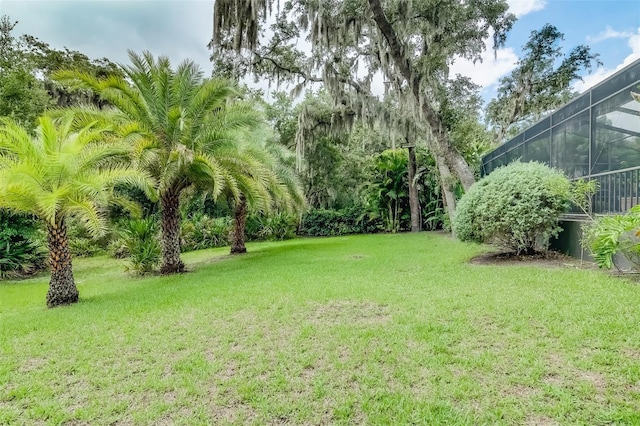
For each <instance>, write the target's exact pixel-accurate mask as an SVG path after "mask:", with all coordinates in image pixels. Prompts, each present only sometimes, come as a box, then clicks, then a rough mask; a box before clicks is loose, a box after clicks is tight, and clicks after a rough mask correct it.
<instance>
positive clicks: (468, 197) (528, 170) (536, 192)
mask: <svg viewBox="0 0 640 426" xmlns="http://www.w3.org/2000/svg"><path fill="white" fill-rule="evenodd" d="M569 200H570V183H569V181H568V179H567V178H566V177H565V176H564V175H563V174H562V173H561V172H559V171H557V170H553V169H551V168H549V167H547V166H546V165H544V164H541V163H536V162H531V163H520V162H515V163H511V164H509V165H508V166H505V167H501V168H499V169H497V170H495V171H494V172H493V173H491V174H490V175H489V176H487V177H485V178H484V179H482V180H480V181H479V182H477V183H476V184H475V185H473V186H472V187H471V189H469V192H467V193H466V194H465V195H464V196H463V197H462V199H461V200H460V202H459V203H458V207H457V211H456V217H455V219H454V221H453V230H454V232H455V234H456V235H457V236H458V238H460V239H461V240H463V241H475V242H480V243H491V244H494V245H496V246H498V247H500V248H502V249H507V250H512V251H515V252H516V253H518V254H522V253H532V252H535V251H537V250H540V249H543V250H544V249H547V248H548V245H549V239H550V238H551V237H552V236H557V235H558V233H559V232H560V230H561V228H560V227H559V226H558V221H559V219H560V215H561V214H562V213H564V212H565V211H567V209H568V208H569Z"/></svg>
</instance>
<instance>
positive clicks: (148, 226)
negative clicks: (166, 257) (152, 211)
mask: <svg viewBox="0 0 640 426" xmlns="http://www.w3.org/2000/svg"><path fill="white" fill-rule="evenodd" d="M120 238H121V241H122V243H123V247H124V249H125V254H126V256H127V258H128V263H127V270H128V271H131V272H133V273H134V274H137V275H144V274H148V273H150V272H153V271H155V270H156V268H157V266H158V263H159V262H160V243H159V230H158V220H157V219H156V218H154V217H148V218H144V219H133V220H128V221H126V222H124V225H122V228H121V231H120Z"/></svg>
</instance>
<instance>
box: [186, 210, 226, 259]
mask: <svg viewBox="0 0 640 426" xmlns="http://www.w3.org/2000/svg"><path fill="white" fill-rule="evenodd" d="M230 231H231V218H230V217H218V218H213V217H209V216H207V215H206V214H203V213H193V214H192V215H191V216H190V217H189V218H187V219H184V220H183V221H182V226H181V229H180V238H181V250H182V251H183V252H185V251H192V250H202V249H206V248H212V247H223V246H226V245H229V232H230Z"/></svg>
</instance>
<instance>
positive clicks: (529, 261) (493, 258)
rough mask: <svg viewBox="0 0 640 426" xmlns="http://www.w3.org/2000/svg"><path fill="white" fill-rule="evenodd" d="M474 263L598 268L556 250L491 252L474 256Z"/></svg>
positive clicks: (472, 261) (586, 261)
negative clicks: (519, 252) (532, 252)
mask: <svg viewBox="0 0 640 426" xmlns="http://www.w3.org/2000/svg"><path fill="white" fill-rule="evenodd" d="M469 263H471V264H473V265H526V266H540V267H544V268H571V269H598V267H597V266H596V265H595V264H594V263H593V262H591V261H588V260H582V261H581V260H580V259H576V258H575V257H571V256H568V255H566V254H562V253H558V252H555V251H548V252H538V253H534V254H517V253H514V252H489V253H483V254H481V255H479V256H476V257H474V258H472V259H471V260H470V261H469Z"/></svg>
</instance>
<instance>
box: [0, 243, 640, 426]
mask: <svg viewBox="0 0 640 426" xmlns="http://www.w3.org/2000/svg"><path fill="white" fill-rule="evenodd" d="M248 250H249V252H250V253H249V254H247V255H244V256H238V257H228V256H225V254H226V253H227V251H228V249H216V250H207V251H200V252H192V253H187V254H185V256H184V257H185V261H186V263H187V267H188V269H189V270H190V271H191V272H188V273H186V274H181V275H176V276H169V277H159V276H154V277H148V278H131V277H129V276H128V275H127V274H126V273H124V272H123V264H122V263H120V262H119V261H115V260H112V259H108V258H93V259H86V260H82V259H80V260H75V261H74V268H75V271H76V280H77V282H78V287H79V290H80V298H81V300H80V302H79V303H78V304H76V305H73V306H68V307H62V308H57V309H46V308H45V307H44V298H45V293H46V288H47V282H48V277H47V276H46V275H43V276H39V277H37V278H33V279H30V280H26V281H21V282H4V283H0V324H1V327H0V424H38V423H42V424H61V423H68V424H74V425H77V424H92V425H93V424H114V423H115V424H152V423H153V424H184V425H193V424H227V423H228V424H256V425H259V424H412V423H413V424H444V423H446V424H456V425H458V424H462V425H464V424H469V425H477V424H505V425H512V424H523V425H541V424H542V425H547V424H610V423H616V424H639V423H640V309H638V307H639V306H640V287H639V286H638V285H637V284H635V283H633V282H631V281H628V280H624V279H621V278H616V277H611V276H608V275H607V274H605V273H604V272H601V271H597V270H593V269H579V268H575V267H572V266H566V265H564V266H563V265H561V264H560V265H559V266H557V267H540V266H534V265H526V264H524V265H523V264H513V265H510V264H502V265H476V264H470V263H469V262H468V261H469V259H471V258H472V257H473V256H475V255H478V254H479V253H481V252H483V251H484V250H486V249H485V248H483V247H480V246H474V245H468V244H463V243H460V242H457V241H455V240H453V239H451V238H450V237H449V236H447V235H444V234H437V233H419V234H388V235H368V236H353V237H338V238H318V239H295V240H291V241H287V242H278V243H256V244H249V245H248Z"/></svg>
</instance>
